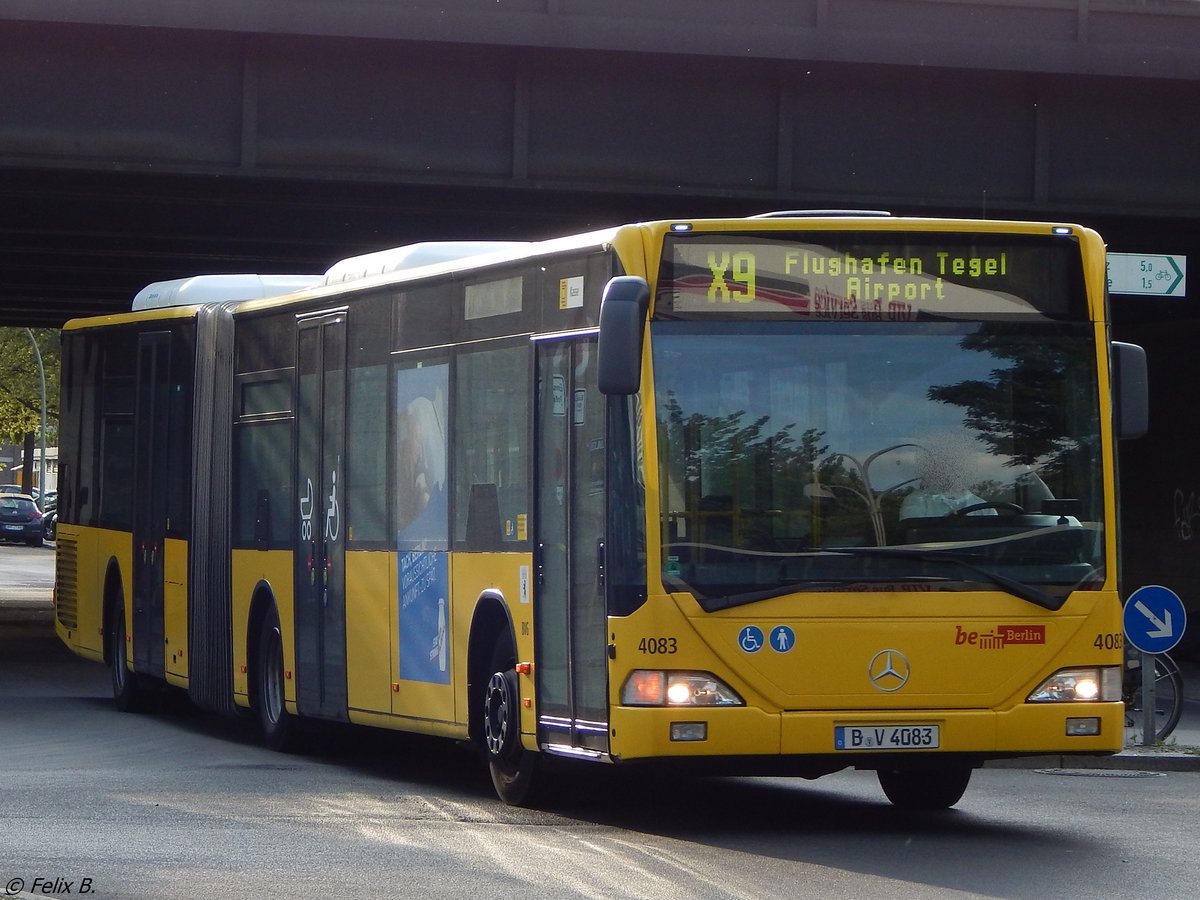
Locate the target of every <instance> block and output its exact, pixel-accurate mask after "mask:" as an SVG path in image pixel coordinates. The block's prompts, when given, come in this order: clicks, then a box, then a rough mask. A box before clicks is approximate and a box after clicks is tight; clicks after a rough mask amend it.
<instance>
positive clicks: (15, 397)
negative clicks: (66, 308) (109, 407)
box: [0, 328, 61, 445]
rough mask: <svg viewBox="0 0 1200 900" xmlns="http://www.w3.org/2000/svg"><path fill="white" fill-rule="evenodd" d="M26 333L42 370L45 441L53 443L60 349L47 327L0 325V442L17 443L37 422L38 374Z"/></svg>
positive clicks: (55, 334)
mask: <svg viewBox="0 0 1200 900" xmlns="http://www.w3.org/2000/svg"><path fill="white" fill-rule="evenodd" d="M30 334H32V335H33V338H34V340H36V341H37V347H38V350H39V351H40V352H41V356H42V366H43V368H44V369H45V373H46V432H47V433H46V443H47V444H48V445H49V444H55V443H57V434H58V378H59V369H60V361H61V350H60V345H59V337H58V332H57V331H55V330H54V329H50V328H39V329H32V330H30V329H25V328H0V443H6V444H19V443H21V442H22V441H23V440H24V439H25V435H27V434H31V433H36V432H37V430H38V428H39V427H40V424H41V416H42V388H41V378H40V375H39V371H38V364H37V356H36V354H35V353H34V349H33V341H31V340H30Z"/></svg>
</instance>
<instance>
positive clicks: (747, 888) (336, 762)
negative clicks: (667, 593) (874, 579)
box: [0, 548, 1200, 900]
mask: <svg viewBox="0 0 1200 900" xmlns="http://www.w3.org/2000/svg"><path fill="white" fill-rule="evenodd" d="M10 550H11V551H12V552H16V553H24V552H26V549H25V548H0V581H5V580H6V579H7V574H6V573H9V572H12V571H16V570H15V568H11V567H10V566H9V562H10V559H11V557H10V555H9V553H10ZM33 589H34V590H36V589H37V588H36V586H34V587H33ZM6 590H11V588H8V589H6ZM18 590H20V589H18ZM5 596H6V597H10V598H11V594H6V595H5ZM1198 822H1200V774H1196V773H1192V772H1157V771H1151V770H1149V769H1146V770H1131V771H1115V770H1107V771H1105V770H1099V771H1097V770H1093V771H1085V770H1073V769H1069V768H1063V767H1049V768H1045V769H1041V770H1033V769H987V770H983V771H980V772H978V773H976V775H975V777H974V779H973V781H972V785H971V787H970V788H969V789H968V791H967V795H966V797H965V798H964V799H963V801H962V802H961V803H960V804H959V806H958V807H957V808H956V809H954V810H952V811H950V812H948V813H944V814H924V815H912V814H904V813H901V812H898V811H897V810H895V809H894V808H892V807H891V806H890V805H889V804H888V803H887V802H886V800H884V798H883V796H882V793H881V792H880V790H879V787H878V785H877V783H876V781H875V778H874V776H873V774H871V773H862V772H844V773H839V774H837V775H833V776H829V777H826V778H823V779H820V780H819V781H815V782H804V781H798V780H787V779H715V780H706V781H705V780H688V779H674V778H670V777H666V776H663V775H656V776H654V777H648V778H643V777H633V776H630V775H628V774H626V775H622V774H621V773H614V772H610V771H607V770H605V771H602V772H597V773H594V774H592V775H591V776H590V777H587V778H581V779H578V780H573V781H571V782H568V783H565V784H564V786H563V787H562V789H561V790H560V791H559V792H558V793H557V794H556V795H555V796H554V798H553V799H552V801H551V802H550V803H549V805H548V806H547V807H546V808H544V809H541V810H519V809H512V808H509V807H505V806H504V805H502V804H501V803H499V802H498V801H497V800H496V799H495V797H494V795H493V793H492V790H491V785H490V782H489V781H488V778H487V776H486V774H485V772H484V769H483V767H482V766H481V765H480V764H479V762H478V760H477V759H475V758H474V757H473V756H472V755H471V754H470V753H467V752H465V751H461V750H460V749H459V748H457V747H456V746H454V745H452V744H448V743H445V742H441V741H433V740H423V739H414V738H410V737H405V736H403V735H396V734H390V733H379V732H367V731H363V730H358V729H342V730H338V731H335V732H331V733H330V734H329V735H328V739H327V741H326V742H325V745H324V748H323V749H322V750H321V751H320V752H315V753H313V754H310V755H305V756H284V755H280V754H276V753H272V752H270V751H268V750H266V749H264V748H263V747H262V746H261V745H260V744H259V742H258V737H257V734H256V733H255V730H254V728H253V727H252V726H251V725H250V724H249V723H248V722H245V721H243V720H240V719H237V718H222V717H218V716H214V715H208V714H201V713H197V712H194V711H188V710H186V709H183V710H181V709H175V710H173V711H170V712H163V713H159V714H155V715H131V714H121V713H118V712H116V711H115V710H114V709H113V708H112V704H111V701H110V699H109V688H108V677H107V673H106V671H105V670H104V668H103V667H102V666H100V665H97V664H95V663H90V662H86V661H83V660H79V659H77V658H76V657H74V656H72V655H71V654H70V653H68V652H67V651H66V650H65V648H63V647H62V646H61V645H60V644H59V643H58V641H57V640H56V639H55V638H54V636H53V632H52V631H51V629H50V621H49V608H48V606H47V605H46V603H45V601H41V605H40V608H38V605H37V602H36V601H30V602H29V604H28V606H22V605H18V606H16V607H14V606H13V604H12V603H7V602H6V603H3V604H0V896H2V895H3V892H7V893H8V894H10V895H16V896H24V897H35V896H36V897H45V896H56V897H66V896H72V897H79V896H90V897H99V898H168V900H170V898H193V897H197V896H200V897H210V896H218V897H235V898H240V897H247V898H251V897H289V898H290V897H296V898H308V897H314V898H315V897H329V896H338V897H364V898H366V897H370V898H377V897H422V898H425V897H433V898H450V897H472V898H474V897H492V896H501V895H519V896H523V897H530V898H540V897H546V898H551V897H553V898H563V897H589V898H591V897H613V898H660V897H665V896H670V897H672V898H710V897H711V898H717V897H737V898H758V897H763V898H777V897H781V896H796V897H834V898H850V897H853V898H867V897H871V898H875V897H880V898H882V897H887V898H928V897H932V898H943V897H945V898H949V897H954V898H962V897H1022V898H1023V897H1030V898H1046V897H1054V898H1088V900H1091V898H1094V897H1097V896H1103V897H1122V898H1124V897H1128V898H1135V897H1137V898H1141V897H1146V896H1156V897H1160V898H1174V897H1179V898H1183V897H1191V896H1194V895H1195V894H1196V893H1197V891H1198V890H1200V875H1198V874H1197V871H1196V868H1195V865H1194V862H1193V857H1194V849H1195V844H1196V838H1197V835H1198V834H1200V825H1198V824H1197V823H1198ZM85 888H86V890H85ZM68 890H69V893H68Z"/></svg>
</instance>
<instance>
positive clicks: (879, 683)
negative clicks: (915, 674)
mask: <svg viewBox="0 0 1200 900" xmlns="http://www.w3.org/2000/svg"><path fill="white" fill-rule="evenodd" d="M910 674H911V670H910V669H909V666H908V658H907V657H905V655H904V654H903V653H901V652H900V651H899V650H880V651H879V652H878V653H876V654H875V655H874V656H873V657H871V664H870V665H869V666H867V675H868V676H869V677H870V679H871V684H873V685H875V687H877V688H879V690H881V691H883V692H885V693H888V694H890V693H891V692H892V691H898V690H900V688H902V687H904V685H906V684H907V683H908V676H909V675H910Z"/></svg>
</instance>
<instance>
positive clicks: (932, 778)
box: [876, 765, 971, 810]
mask: <svg viewBox="0 0 1200 900" xmlns="http://www.w3.org/2000/svg"><path fill="white" fill-rule="evenodd" d="M876 774H877V775H878V776H879V786H880V787H881V788H883V793H884V794H885V795H887V798H888V799H889V800H890V801H892V804H893V805H894V806H897V807H899V808H900V809H909V810H942V809H949V808H950V807H951V806H953V805H954V804H955V803H957V802H958V801H959V800H961V799H962V795H963V794H964V793H965V792H966V790H967V784H968V783H969V782H970V780H971V767H970V766H962V765H948V766H941V767H938V768H926V767H921V768H906V767H896V768H888V769H879V770H878V771H877V772H876Z"/></svg>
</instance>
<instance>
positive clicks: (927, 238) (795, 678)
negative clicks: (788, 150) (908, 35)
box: [56, 213, 1146, 808]
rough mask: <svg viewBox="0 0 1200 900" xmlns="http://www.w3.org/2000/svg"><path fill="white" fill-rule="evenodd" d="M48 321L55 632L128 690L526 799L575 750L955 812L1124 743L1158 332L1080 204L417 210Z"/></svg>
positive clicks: (274, 735) (273, 739)
mask: <svg viewBox="0 0 1200 900" xmlns="http://www.w3.org/2000/svg"><path fill="white" fill-rule="evenodd" d="M63 341H64V375H63V385H64V387H63V400H62V439H61V443H62V451H61V453H62V470H61V474H60V482H59V483H60V494H59V513H60V521H59V526H58V569H57V590H56V615H57V628H58V632H59V634H60V635H61V637H62V640H63V641H65V642H66V644H67V645H68V646H69V647H70V648H71V649H72V650H74V651H75V652H76V653H79V654H81V655H83V656H86V657H89V658H92V659H95V660H97V661H103V662H104V663H106V664H107V665H108V666H109V668H110V669H111V673H112V683H113V693H114V697H115V699H116V703H117V706H118V707H119V708H121V709H125V710H130V709H137V708H140V707H144V706H145V705H146V703H147V700H148V698H151V697H153V696H155V694H156V693H157V692H158V691H160V690H161V689H162V687H163V686H164V685H166V686H169V687H174V688H175V689H185V690H186V691H187V693H188V694H189V695H190V697H191V698H192V699H193V700H194V701H195V702H196V703H197V704H199V705H200V706H202V707H205V708H209V709H215V710H225V711H234V710H236V709H238V708H245V709H249V710H252V711H253V712H254V714H255V715H256V716H257V719H258V720H259V722H260V723H261V726H262V731H263V734H264V737H265V740H266V741H267V743H268V744H270V745H271V746H274V747H277V748H280V749H287V748H289V747H291V746H293V745H294V744H295V743H296V741H297V739H298V737H299V732H300V729H301V726H305V725H307V721H306V720H326V721H335V722H352V723H358V724H365V725H372V726H379V727H383V728H394V729H402V730H407V731H414V732H421V733H425V734H431V735H440V736H444V737H446V738H450V739H456V740H459V741H470V742H473V743H474V744H476V745H477V746H478V748H479V750H480V752H481V754H482V755H483V757H484V758H485V759H486V760H487V763H488V765H489V766H490V769H491V773H492V778H493V781H494V783H495V786H496V789H497V792H498V793H499V795H500V797H501V798H503V799H504V800H505V801H506V802H509V803H514V804H525V803H532V802H534V801H535V798H536V796H537V790H538V788H539V785H544V784H545V782H546V771H545V768H546V767H545V762H546V761H548V760H549V759H550V758H552V757H553V758H561V759H568V760H571V761H573V764H575V765H579V764H584V763H587V762H596V763H619V764H632V763H642V764H649V763H656V764H660V765H666V766H669V767H671V768H672V769H684V768H691V767H694V768H695V769H696V770H697V771H708V770H711V771H722V772H740V773H791V774H795V775H799V776H803V777H809V778H812V777H817V776H820V775H823V774H827V773H830V772H834V771H837V770H840V769H844V768H847V767H857V768H861V769H870V770H876V771H877V772H878V775H879V780H880V783H881V786H882V788H883V791H884V792H885V794H886V795H887V797H888V798H889V799H890V800H891V801H892V802H893V803H895V804H897V805H899V806H902V807H908V808H945V807H949V806H951V805H953V804H954V803H956V802H958V800H959V798H960V797H961V796H962V793H963V791H964V790H965V788H966V786H967V783H968V781H969V779H970V776H971V772H972V770H973V769H974V768H977V767H979V766H980V765H982V764H983V762H984V761H986V760H989V759H996V758H1003V757H1016V756H1022V755H1029V754H1044V753H1079V754H1110V753H1113V752H1115V751H1117V750H1118V749H1119V748H1120V747H1121V745H1122V740H1123V714H1122V713H1123V706H1122V703H1121V664H1122V646H1121V644H1122V628H1121V607H1120V602H1119V599H1118V594H1119V592H1118V586H1117V575H1118V573H1117V560H1118V556H1117V534H1116V523H1117V514H1116V501H1117V496H1116V461H1115V442H1116V440H1117V439H1118V438H1119V437H1123V436H1136V435H1137V434H1139V433H1141V432H1142V431H1144V430H1145V424H1146V423H1145V417H1146V406H1145V358H1144V355H1143V354H1142V352H1141V349H1140V348H1138V347H1136V346H1132V345H1122V344H1118V343H1113V342H1111V341H1110V339H1109V334H1108V322H1107V320H1106V305H1105V256H1104V246H1103V244H1102V242H1101V239H1100V237H1099V236H1098V235H1096V234H1095V233H1094V232H1092V231H1090V230H1088V229H1086V228H1082V227H1079V226H1076V225H1057V224H1040V223H1026V222H1000V221H967V220H948V219H932V218H929V219H924V218H902V217H891V216H887V215H883V214H868V213H820V214H801V213H787V214H772V215H767V216H761V217H754V218H747V219H725V220H695V221H674V222H671V221H665V222H652V223H643V224H636V225H627V226H622V227H617V228H612V229H608V230H605V231H599V232H595V233H590V234H585V235H580V236H575V237H569V238H563V239H558V240H551V241H545V242H538V243H506V244H469V245H453V244H442V243H433V244H418V245H414V246H412V247H407V248H403V249H401V250H395V251H387V252H383V253H374V254H370V255H368V256H363V257H356V258H354V259H349V260H345V261H343V262H342V263H339V264H338V265H336V266H335V267H334V268H333V269H331V270H330V271H329V272H328V273H326V275H325V276H324V277H314V278H286V277H283V278H280V277H266V276H264V277H262V278H259V277H257V276H213V277H207V278H206V277H197V278H194V279H187V280H182V281H179V282H165V283H159V284H156V285H151V286H150V287H149V288H147V289H146V290H144V291H143V292H142V293H141V294H140V295H139V297H138V298H137V300H136V302H135V304H134V309H133V310H132V311H131V312H129V313H127V314H122V315H117V316H109V317H105V318H100V319H91V320H81V321H73V322H70V323H68V325H67V326H66V328H65V330H64V336H63ZM565 768H566V771H567V772H569V771H570V769H571V765H567V766H566V767H565ZM556 777H563V776H562V775H561V774H556Z"/></svg>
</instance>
